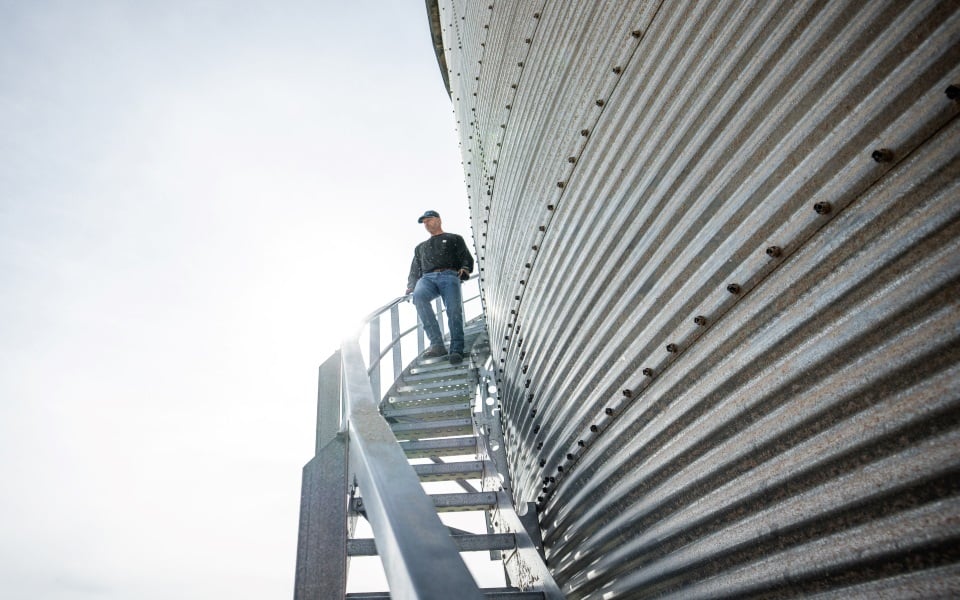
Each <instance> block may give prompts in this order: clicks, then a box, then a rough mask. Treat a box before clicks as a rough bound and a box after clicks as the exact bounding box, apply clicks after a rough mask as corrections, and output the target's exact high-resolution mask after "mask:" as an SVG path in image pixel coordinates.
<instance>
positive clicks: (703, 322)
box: [693, 315, 707, 327]
mask: <svg viewBox="0 0 960 600" xmlns="http://www.w3.org/2000/svg"><path fill="white" fill-rule="evenodd" d="M693 322H694V323H696V324H697V325H699V326H700V327H706V326H707V318H706V317H704V316H703V315H697V316H696V317H694V318H693Z"/></svg>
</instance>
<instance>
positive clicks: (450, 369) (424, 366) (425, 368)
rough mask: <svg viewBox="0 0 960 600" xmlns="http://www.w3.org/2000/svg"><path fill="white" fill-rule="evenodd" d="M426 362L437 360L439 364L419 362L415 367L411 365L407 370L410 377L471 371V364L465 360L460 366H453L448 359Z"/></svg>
mask: <svg viewBox="0 0 960 600" xmlns="http://www.w3.org/2000/svg"><path fill="white" fill-rule="evenodd" d="M425 360H435V361H437V362H422V361H421V360H419V359H418V360H417V361H416V363H415V364H414V365H411V366H410V368H409V369H408V370H407V373H409V374H410V375H422V374H425V373H448V374H452V373H456V372H461V371H465V370H469V369H470V363H468V362H467V361H466V360H464V361H463V362H462V363H460V364H458V365H451V364H450V361H448V360H447V359H446V358H442V359H439V358H438V359H425Z"/></svg>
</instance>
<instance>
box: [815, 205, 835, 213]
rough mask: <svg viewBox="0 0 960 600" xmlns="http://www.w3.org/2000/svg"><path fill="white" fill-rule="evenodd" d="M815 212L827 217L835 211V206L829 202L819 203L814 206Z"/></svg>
mask: <svg viewBox="0 0 960 600" xmlns="http://www.w3.org/2000/svg"><path fill="white" fill-rule="evenodd" d="M813 210H814V211H815V212H816V213H817V214H818V215H827V214H830V211H831V210H833V206H831V205H830V203H829V202H817V203H816V204H814V205H813Z"/></svg>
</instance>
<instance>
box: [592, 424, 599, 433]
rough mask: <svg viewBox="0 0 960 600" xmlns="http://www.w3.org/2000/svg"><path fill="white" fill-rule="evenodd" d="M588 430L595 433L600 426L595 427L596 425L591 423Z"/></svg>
mask: <svg viewBox="0 0 960 600" xmlns="http://www.w3.org/2000/svg"><path fill="white" fill-rule="evenodd" d="M590 431H592V432H593V433H596V432H598V431H600V428H599V427H597V426H596V425H591V426H590Z"/></svg>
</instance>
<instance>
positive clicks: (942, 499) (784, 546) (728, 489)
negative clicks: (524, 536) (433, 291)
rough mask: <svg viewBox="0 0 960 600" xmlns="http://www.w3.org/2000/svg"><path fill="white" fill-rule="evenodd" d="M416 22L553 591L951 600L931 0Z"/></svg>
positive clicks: (953, 156) (954, 182) (948, 30)
mask: <svg viewBox="0 0 960 600" xmlns="http://www.w3.org/2000/svg"><path fill="white" fill-rule="evenodd" d="M439 9H440V10H439V13H438V14H439V17H440V18H439V21H440V27H441V29H442V34H443V40H444V46H445V48H444V51H445V60H446V62H447V65H448V67H449V81H450V88H451V98H452V100H453V105H454V108H455V111H456V114H457V119H458V122H459V131H460V135H461V140H462V152H463V157H464V167H465V174H466V181H467V185H468V186H469V190H468V191H469V195H470V208H471V213H472V219H473V229H474V237H475V240H476V245H477V248H476V249H477V254H478V257H479V259H480V262H479V265H480V268H481V275H482V288H483V294H484V299H485V304H486V310H487V319H488V326H489V329H490V337H491V342H492V347H493V352H494V356H495V358H496V360H497V362H498V363H499V368H500V369H501V371H500V378H501V381H500V389H499V392H500V397H501V400H502V403H503V418H504V421H505V428H506V432H507V435H508V443H509V454H510V459H511V465H512V469H513V477H514V483H515V489H514V494H515V496H516V497H517V498H518V499H519V500H537V501H538V502H539V506H540V510H541V526H542V528H543V532H544V540H545V543H546V546H547V548H548V558H549V563H550V566H551V567H552V568H553V569H554V571H555V575H556V577H557V580H558V582H559V583H561V584H562V585H563V586H564V589H565V591H566V593H567V594H568V596H569V597H570V598H604V599H608V598H647V597H676V598H720V597H742V596H751V597H788V596H799V595H814V594H821V595H822V596H818V597H825V598H826V597H837V596H840V595H843V596H845V597H846V596H860V597H891V598H901V597H945V596H953V595H960V343H958V340H960V235H958V234H960V183H958V173H960V120H958V118H957V117H958V113H960V104H958V100H957V99H956V95H957V94H960V89H958V88H957V87H956V86H960V3H958V2H956V1H955V0H954V1H947V0H943V1H935V0H930V1H916V2H905V1H881V0H871V1H870V2H863V1H860V0H851V1H813V0H802V1H792V0H791V1H789V2H786V1H784V2H771V1H768V0H757V1H752V2H748V1H736V2H735V1H706V0H704V1H690V2H679V1H669V2H642V1H597V0H539V1H533V0H528V1H523V0H515V1H508V0H489V1H488V0H440V2H439Z"/></svg>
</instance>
